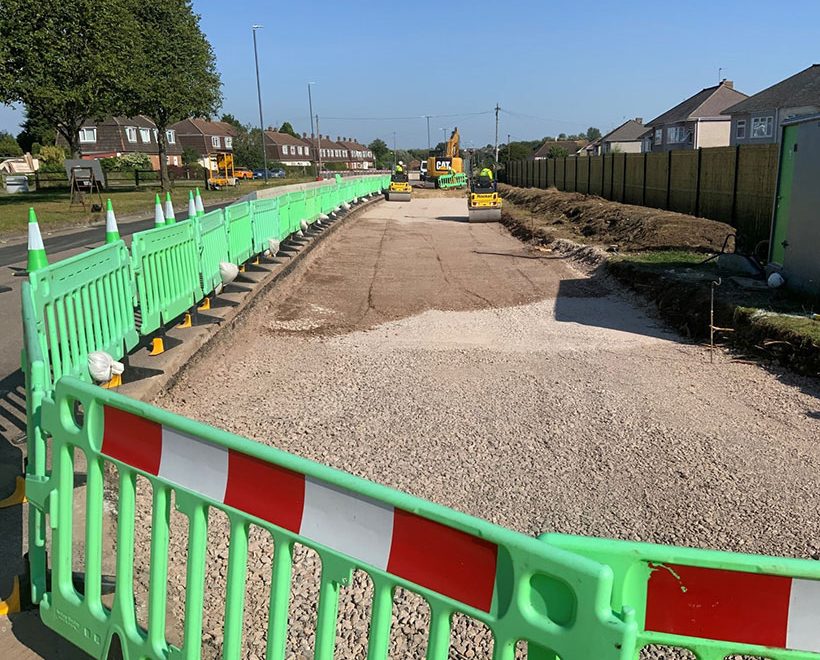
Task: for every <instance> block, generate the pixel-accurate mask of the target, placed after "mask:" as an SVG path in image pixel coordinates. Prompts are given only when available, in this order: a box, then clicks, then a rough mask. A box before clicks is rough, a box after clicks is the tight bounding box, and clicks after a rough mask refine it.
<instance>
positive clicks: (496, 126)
mask: <svg viewBox="0 0 820 660" xmlns="http://www.w3.org/2000/svg"><path fill="white" fill-rule="evenodd" d="M499 110H501V108H500V107H498V103H496V104H495V169H498V111H499Z"/></svg>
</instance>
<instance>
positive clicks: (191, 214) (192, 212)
mask: <svg viewBox="0 0 820 660" xmlns="http://www.w3.org/2000/svg"><path fill="white" fill-rule="evenodd" d="M195 217H196V202H194V191H193V190H189V191H188V219H189V220H193V219H194V218H195Z"/></svg>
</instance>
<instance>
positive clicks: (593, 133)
mask: <svg viewBox="0 0 820 660" xmlns="http://www.w3.org/2000/svg"><path fill="white" fill-rule="evenodd" d="M599 137H601V131H600V129H597V128H595V127H594V126H590V127H589V128H588V129H587V134H586V139H587V140H589V141H590V142H594V141H595V140H597V139H598V138H599Z"/></svg>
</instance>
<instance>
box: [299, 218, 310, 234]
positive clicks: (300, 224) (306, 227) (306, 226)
mask: <svg viewBox="0 0 820 660" xmlns="http://www.w3.org/2000/svg"><path fill="white" fill-rule="evenodd" d="M299 226H300V227H301V228H302V231H303V232H304V231H307V230H308V223H307V222H305V221H304V220H300V221H299Z"/></svg>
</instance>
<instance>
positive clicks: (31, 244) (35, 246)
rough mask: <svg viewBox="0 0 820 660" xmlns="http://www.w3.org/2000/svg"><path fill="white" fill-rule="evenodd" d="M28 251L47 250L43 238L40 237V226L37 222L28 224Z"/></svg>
mask: <svg viewBox="0 0 820 660" xmlns="http://www.w3.org/2000/svg"><path fill="white" fill-rule="evenodd" d="M28 249H29V250H45V249H46V246H45V245H43V237H42V236H41V235H40V225H38V224H37V223H36V222H29V223H28Z"/></svg>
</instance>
